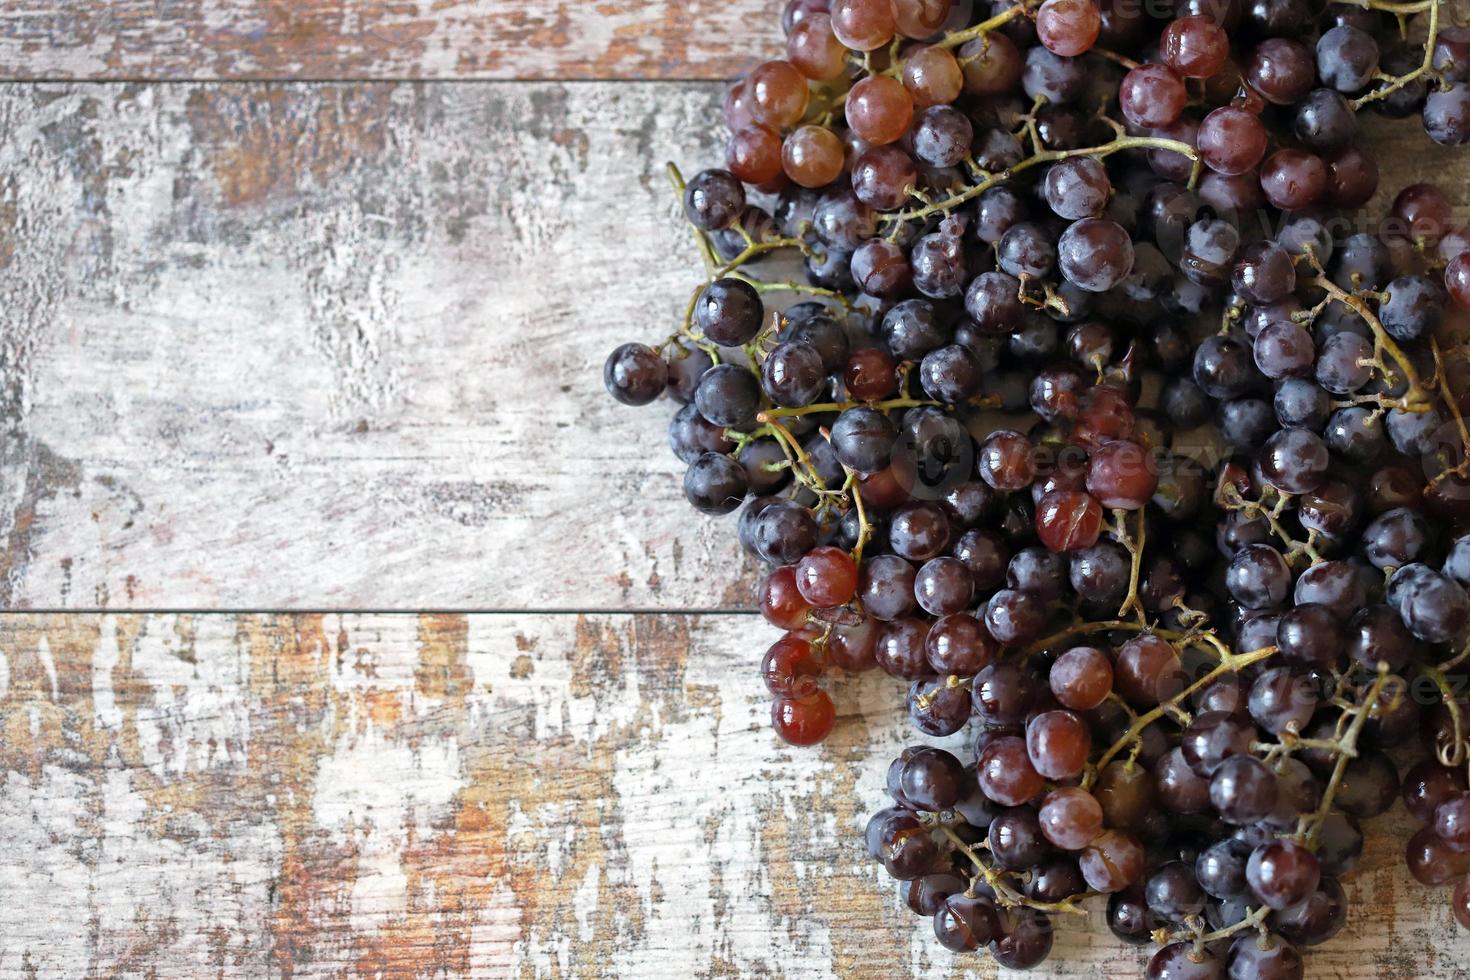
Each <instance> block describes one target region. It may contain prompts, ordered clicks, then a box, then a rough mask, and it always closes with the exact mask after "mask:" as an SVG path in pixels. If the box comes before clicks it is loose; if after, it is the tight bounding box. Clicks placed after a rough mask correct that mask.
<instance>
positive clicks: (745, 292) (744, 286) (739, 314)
mask: <svg viewBox="0 0 1470 980" xmlns="http://www.w3.org/2000/svg"><path fill="white" fill-rule="evenodd" d="M764 320H765V305H764V304H763V303H762V302H761V298H760V294H759V293H757V292H756V291H755V287H753V286H751V285H750V283H748V282H745V281H744V280H741V279H733V278H726V279H717V280H715V281H714V282H712V283H710V284H709V285H708V286H706V287H705V288H704V291H703V292H701V293H700V294H699V299H698V300H697V301H696V302H695V305H694V325H695V326H696V327H698V328H699V332H700V333H702V334H703V335H704V337H705V339H707V340H709V341H710V342H711V343H715V344H719V345H720V346H722V347H739V346H740V345H741V344H746V343H749V342H750V341H751V340H752V339H753V338H754V337H755V335H756V334H757V333H758V332H760V328H761V324H762V323H763V322H764Z"/></svg>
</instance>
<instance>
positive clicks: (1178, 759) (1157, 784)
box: [1154, 748, 1210, 813]
mask: <svg viewBox="0 0 1470 980" xmlns="http://www.w3.org/2000/svg"><path fill="white" fill-rule="evenodd" d="M1154 793H1155V795H1156V796H1157V797H1158V800H1159V803H1160V804H1161V805H1162V806H1163V807H1164V808H1165V809H1167V810H1168V811H1169V812H1171V813H1200V812H1203V811H1204V810H1205V809H1206V808H1207V807H1209V805H1210V783H1209V780H1207V779H1203V778H1201V777H1200V776H1199V775H1198V774H1197V773H1195V771H1194V770H1193V769H1190V768H1189V763H1187V762H1186V761H1185V760H1184V754H1183V752H1182V751H1181V750H1180V749H1178V748H1174V749H1170V750H1169V751H1168V753H1166V754H1165V755H1164V757H1163V758H1162V759H1160V760H1159V763H1158V765H1157V766H1155V767H1154Z"/></svg>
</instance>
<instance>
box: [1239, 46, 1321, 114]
mask: <svg viewBox="0 0 1470 980" xmlns="http://www.w3.org/2000/svg"><path fill="white" fill-rule="evenodd" d="M1314 61H1315V59H1314V58H1313V57H1312V52H1311V51H1310V50H1308V49H1307V47H1306V46H1305V45H1303V44H1300V43H1298V42H1296V41H1290V40H1287V39H1286V38H1281V37H1272V38H1267V39H1266V40H1264V41H1262V42H1261V43H1260V44H1258V45H1256V49H1255V51H1254V52H1253V53H1252V57H1251V61H1250V64H1249V65H1248V66H1247V68H1246V78H1247V80H1248V81H1249V82H1250V83H1251V86H1252V87H1253V88H1254V89H1255V90H1256V91H1257V92H1259V93H1260V94H1261V95H1262V96H1263V97H1264V98H1265V99H1266V101H1268V102H1273V103H1275V104H1276V105H1292V104H1293V103H1296V102H1300V101H1301V100H1302V98H1303V97H1304V96H1305V95H1306V94H1307V92H1309V91H1310V90H1311V88H1312V84H1313V82H1314V81H1315V80H1316V66H1315V64H1314Z"/></svg>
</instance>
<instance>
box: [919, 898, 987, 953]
mask: <svg viewBox="0 0 1470 980" xmlns="http://www.w3.org/2000/svg"><path fill="white" fill-rule="evenodd" d="M999 934H1000V916H999V914H998V912H997V911H996V907H995V903H994V902H992V901H991V900H990V899H988V898H980V897H975V898H971V897H969V896H966V895H964V894H959V895H951V896H949V897H948V898H946V899H945V900H944V904H943V906H942V907H941V908H940V909H939V911H937V912H935V913H934V936H935V938H936V939H938V940H939V943H940V945H941V946H943V947H944V948H946V949H950V950H953V951H955V952H957V953H958V952H965V951H971V950H977V949H980V948H981V947H983V946H984V945H985V944H987V943H989V942H990V941H991V940H992V939H994V938H995V937H996V936H998V935H999Z"/></svg>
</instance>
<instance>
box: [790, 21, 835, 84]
mask: <svg viewBox="0 0 1470 980" xmlns="http://www.w3.org/2000/svg"><path fill="white" fill-rule="evenodd" d="M786 59H787V60H788V61H790V62H791V64H792V65H794V66H795V67H796V69H797V71H799V72H801V73H802V74H803V75H805V76H806V77H807V78H810V79H812V80H813V81H818V82H830V81H833V80H834V79H837V78H840V77H841V76H842V73H843V72H844V71H845V70H846V69H847V50H846V48H845V47H844V46H843V44H842V42H841V41H839V40H838V39H837V36H836V35H835V34H834V33H833V32H832V18H831V17H830V16H828V14H827V13H825V12H822V11H817V12H814V13H812V14H810V15H809V16H806V17H803V18H802V19H801V20H800V21H799V22H798V23H796V24H794V25H793V26H792V29H791V30H790V31H789V32H788V34H787V38H786Z"/></svg>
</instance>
